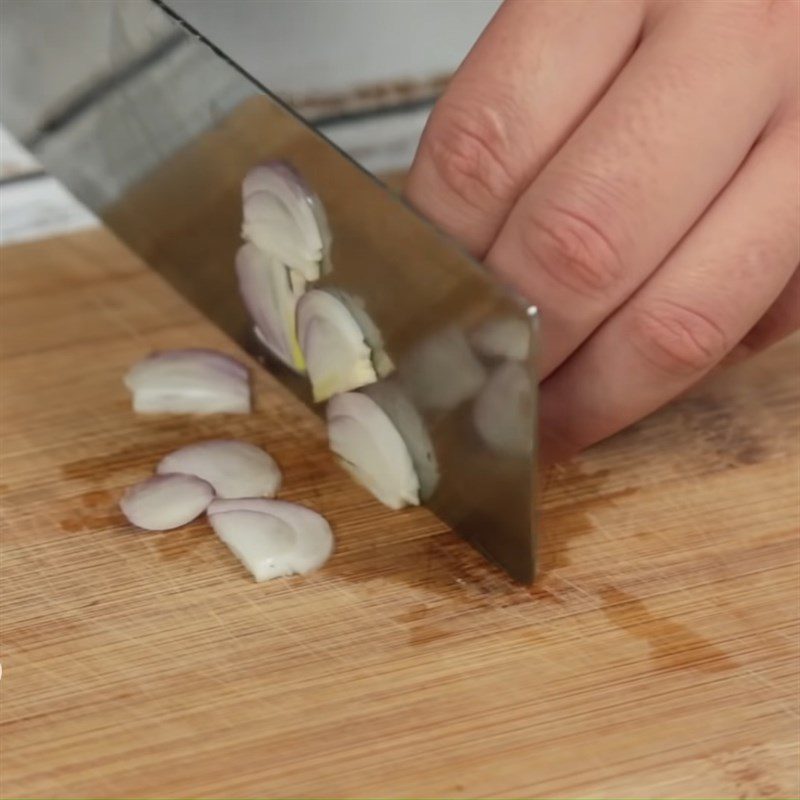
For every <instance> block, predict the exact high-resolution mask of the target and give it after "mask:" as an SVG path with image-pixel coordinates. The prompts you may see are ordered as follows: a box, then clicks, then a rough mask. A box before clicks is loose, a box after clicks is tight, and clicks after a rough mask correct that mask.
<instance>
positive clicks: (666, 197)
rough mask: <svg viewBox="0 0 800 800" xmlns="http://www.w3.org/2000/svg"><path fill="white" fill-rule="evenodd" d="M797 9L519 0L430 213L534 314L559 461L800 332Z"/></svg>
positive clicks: (416, 188) (549, 456)
mask: <svg viewBox="0 0 800 800" xmlns="http://www.w3.org/2000/svg"><path fill="white" fill-rule="evenodd" d="M799 12H800V3H798V2H796V0H684V1H682V0H602V1H601V0H506V3H505V4H504V5H503V6H502V7H501V9H500V10H499V11H498V13H497V15H496V16H495V18H494V19H493V20H492V22H491V23H490V25H489V26H488V27H487V29H486V30H485V31H484V33H483V34H482V36H481V38H480V39H479V41H478V42H477V44H476V45H475V47H474V48H473V50H472V51H471V52H470V54H469V56H468V57H467V59H466V60H465V62H464V63H463V64H462V66H461V67H460V69H459V70H458V72H457V73H456V75H455V76H454V78H453V80H452V82H451V83H450V85H449V86H448V88H447V91H446V92H445V94H444V96H443V97H442V98H441V100H440V101H439V102H438V103H437V105H436V108H435V109H434V111H433V113H432V115H431V119H430V121H429V123H428V126H427V128H426V131H425V134H424V136H423V139H422V142H421V144H420V148H419V151H418V153H417V157H416V159H415V162H414V165H413V168H412V170H411V173H410V175H409V180H408V185H407V194H408V197H409V199H410V200H411V202H412V203H414V204H415V205H416V206H417V208H418V209H419V210H420V211H421V212H422V213H423V214H425V215H426V216H427V217H429V218H430V219H431V220H433V221H434V222H436V223H437V224H438V225H439V226H440V227H441V228H443V229H444V230H445V231H447V232H448V233H450V234H451V235H453V236H454V237H455V238H456V239H458V240H460V241H461V242H462V243H464V245H465V246H466V247H467V248H468V249H469V250H470V252H471V253H472V254H473V255H475V256H476V257H477V258H479V259H481V260H483V261H485V263H486V264H487V265H488V266H489V267H490V268H491V269H492V270H493V271H494V272H495V273H496V274H497V275H498V276H499V277H500V278H501V279H502V280H504V281H505V282H506V283H508V284H509V285H511V286H512V287H514V288H515V289H517V290H518V291H519V292H521V293H522V294H523V295H524V296H525V297H526V298H527V299H528V300H530V301H531V302H533V303H535V304H536V305H537V306H538V307H539V311H540V322H541V328H540V329H541V351H540V364H541V378H542V380H543V382H542V385H541V399H540V415H541V435H542V445H543V455H544V458H545V460H554V459H557V458H561V457H564V456H566V455H570V454H571V453H573V452H576V451H578V450H580V449H582V448H584V447H586V446H588V445H590V444H592V443H593V442H596V441H598V440H600V439H602V438H604V437H606V436H609V435H611V434H612V433H614V432H616V431H618V430H620V429H621V428H624V427H625V426H627V425H628V424H630V423H632V422H634V421H635V420H637V419H639V418H641V417H643V416H645V415H646V414H648V413H650V412H651V411H653V410H654V409H656V408H657V407H659V406H660V405H662V404H663V403H665V402H666V401H668V400H670V399H671V398H673V397H674V396H676V395H677V394H679V393H680V392H682V391H683V390H684V389H686V388H687V387H688V386H690V385H691V384H693V383H694V382H695V381H697V380H698V379H699V378H700V377H702V376H703V375H704V374H705V373H707V372H708V371H709V370H711V369H712V368H713V367H714V366H715V365H717V364H718V363H719V362H720V361H722V360H723V359H727V358H736V357H739V356H741V355H744V354H747V353H749V352H752V351H757V350H760V349H762V348H764V347H766V346H767V345H769V344H771V343H773V342H775V341H777V340H778V339H780V338H782V337H783V336H785V335H786V334H788V333H789V332H791V331H792V330H794V329H796V328H797V327H798V326H800V272H799V271H798V262H799V261H800V228H799V227H798V225H799V222H800V90H799V88H798V68H799V67H800V41H799V40H798V31H799V30H800V13H799Z"/></svg>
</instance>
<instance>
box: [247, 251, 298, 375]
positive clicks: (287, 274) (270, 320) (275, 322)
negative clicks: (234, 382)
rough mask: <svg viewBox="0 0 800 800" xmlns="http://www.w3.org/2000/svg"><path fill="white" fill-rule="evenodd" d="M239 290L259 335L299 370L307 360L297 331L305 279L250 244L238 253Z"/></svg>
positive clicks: (282, 358)
mask: <svg viewBox="0 0 800 800" xmlns="http://www.w3.org/2000/svg"><path fill="white" fill-rule="evenodd" d="M236 274H237V277H238V279H239V292H240V294H241V296H242V300H243V301H244V304H245V306H246V307H247V310H248V312H249V313H250V317H251V319H252V320H253V322H254V323H255V327H256V329H257V336H258V338H259V339H260V340H261V342H262V344H264V345H265V346H266V347H267V348H268V349H269V350H270V351H271V352H272V354H273V355H275V356H276V357H277V358H279V359H280V360H281V361H282V362H283V363H284V364H286V365H287V366H289V367H291V368H292V369H294V370H295V371H297V372H303V371H304V370H305V361H304V359H303V354H302V351H301V350H300V346H299V343H298V340H297V335H296V333H295V327H296V326H295V307H296V305H297V299H298V298H299V297H300V296H301V295H302V294H303V292H304V291H305V286H306V284H305V280H304V279H303V278H302V277H301V276H299V275H296V274H295V275H291V270H288V269H287V268H286V267H285V266H283V264H281V263H280V262H279V261H278V260H277V259H276V258H274V257H272V256H269V255H265V254H264V253H262V252H261V251H260V250H259V249H258V248H257V247H256V246H255V245H254V244H251V243H247V244H244V245H242V247H240V248H239V252H238V253H237V254H236Z"/></svg>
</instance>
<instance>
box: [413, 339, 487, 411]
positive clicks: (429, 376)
mask: <svg viewBox="0 0 800 800" xmlns="http://www.w3.org/2000/svg"><path fill="white" fill-rule="evenodd" d="M400 377H401V380H402V382H403V385H404V387H405V388H406V390H407V391H408V393H409V394H410V395H411V397H412V398H413V400H414V401H415V402H416V403H417V405H418V406H419V407H420V408H423V409H430V410H439V411H449V410H450V409H453V408H455V407H456V406H459V405H461V403H463V402H464V401H465V400H468V399H469V398H470V397H473V396H474V395H475V394H477V392H478V391H479V389H480V388H481V386H482V385H483V383H484V381H485V380H486V370H485V369H484V368H483V365H482V364H481V362H480V361H478V359H477V358H476V357H475V354H474V353H473V352H472V348H471V347H470V346H469V343H468V342H467V340H466V337H465V336H464V334H463V333H462V332H461V330H459V329H458V328H454V327H450V328H445V329H444V330H442V331H439V332H438V333H436V334H434V335H432V336H429V337H428V338H426V339H423V340H422V341H421V342H420V343H419V344H418V345H416V346H415V347H414V348H413V349H412V350H411V351H410V352H409V353H408V354H407V356H406V358H405V360H404V362H403V364H402V366H401V367H400Z"/></svg>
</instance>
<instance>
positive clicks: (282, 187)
mask: <svg viewBox="0 0 800 800" xmlns="http://www.w3.org/2000/svg"><path fill="white" fill-rule="evenodd" d="M242 199H243V214H244V223H243V227H242V234H243V236H244V238H245V239H247V240H249V241H251V242H253V243H254V244H255V245H256V246H257V247H258V248H259V249H260V250H262V251H263V252H264V253H265V254H269V255H272V256H274V257H275V258H277V259H279V260H280V261H281V262H282V263H283V264H285V265H286V266H287V267H290V268H291V269H293V270H297V271H298V272H300V273H301V274H302V275H303V276H304V278H305V279H306V280H308V281H313V280H317V279H318V278H320V276H321V275H322V273H323V271H325V269H326V268H327V265H328V259H329V255H328V254H329V249H330V241H331V236H330V229H329V227H328V222H327V218H326V215H325V211H324V208H323V206H322V203H321V202H320V200H319V198H318V197H317V195H316V194H315V193H314V192H313V191H312V190H311V189H310V188H309V186H308V185H307V184H306V183H305V181H304V180H303V179H302V178H301V177H300V175H299V174H298V173H297V172H296V171H295V170H294V169H293V168H292V167H290V166H289V165H288V164H286V163H284V162H280V161H273V162H269V163H267V164H262V165H259V166H257V167H254V168H253V169H251V170H250V171H249V172H248V173H247V175H246V176H245V179H244V181H243V183H242Z"/></svg>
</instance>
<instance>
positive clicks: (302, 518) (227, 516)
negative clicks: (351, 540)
mask: <svg viewBox="0 0 800 800" xmlns="http://www.w3.org/2000/svg"><path fill="white" fill-rule="evenodd" d="M233 514H253V515H258V516H261V517H267V518H269V519H271V520H278V521H279V522H281V523H282V524H283V525H285V526H286V527H287V528H288V529H289V530H290V531H291V532H292V534H293V535H294V541H293V544H292V546H291V547H290V548H288V549H286V550H285V551H283V552H282V553H281V555H280V559H278V558H277V557H275V564H274V567H273V568H274V569H275V570H276V571H277V570H278V569H279V568H280V574H282V575H291V574H294V573H298V574H301V575H302V574H306V573H308V572H311V571H312V570H315V569H318V568H319V567H321V566H322V565H323V564H324V563H325V562H326V561H327V560H328V558H329V557H330V554H331V553H332V552H333V532H332V531H331V527H330V525H329V524H328V522H327V521H326V520H325V518H324V517H322V516H321V515H319V514H317V513H316V511H312V510H311V509H310V508H305V507H304V506H300V505H297V504H295V503H287V502H285V501H283V500H265V499H263V498H242V499H237V500H215V501H214V502H213V503H211V505H210V506H209V508H208V515H209V520H210V522H211V525H212V527H213V528H214V530H215V531H216V532H217V534H218V535H220V538H223V539H224V537H223V535H222V533H221V531H224V532H225V534H226V536H228V537H229V539H230V538H231V537H232V536H241V532H242V531H246V530H256V531H257V530H258V529H259V526H260V529H261V530H264V529H265V528H266V524H265V523H260V522H258V521H256V520H254V519H250V518H247V519H244V518H240V519H238V520H237V518H235V517H232V515H233ZM268 525H269V526H270V527H271V528H272V529H274V528H275V527H276V526H275V524H274V523H272V522H270V523H268ZM237 531H238V533H237ZM252 535H253V536H254V537H258V536H262V534H258V533H257V532H256V533H254V534H252ZM274 538H275V537H274V536H273V539H274ZM224 540H225V541H226V542H227V543H228V544H229V546H230V547H231V549H234V548H233V546H232V545H231V544H230V542H229V541H228V539H224ZM234 552H235V550H234ZM237 555H239V553H237ZM239 557H240V558H241V556H239ZM241 560H242V561H243V563H245V566H247V568H248V569H250V571H251V572H252V573H253V575H254V576H255V577H256V580H264V579H265V578H260V577H258V575H257V574H256V570H255V569H251V567H250V565H248V564H247V562H245V560H244V558H241ZM269 577H277V574H275V575H270V576H269Z"/></svg>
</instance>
